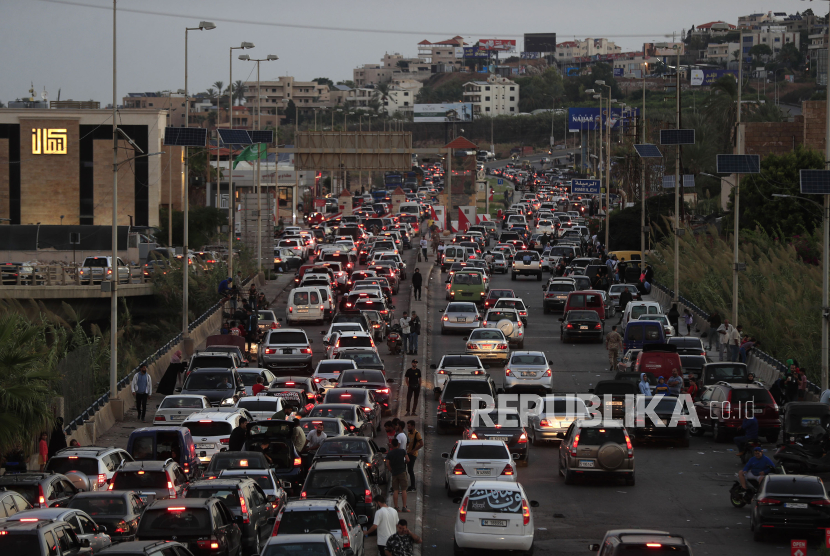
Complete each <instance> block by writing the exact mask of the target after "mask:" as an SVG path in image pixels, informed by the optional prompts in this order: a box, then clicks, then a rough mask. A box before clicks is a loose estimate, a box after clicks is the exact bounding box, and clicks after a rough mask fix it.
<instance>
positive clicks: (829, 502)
mask: <svg viewBox="0 0 830 556" xmlns="http://www.w3.org/2000/svg"><path fill="white" fill-rule="evenodd" d="M810 504H811V505H813V506H830V500H813V501H812V502H810Z"/></svg>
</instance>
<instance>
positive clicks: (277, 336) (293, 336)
mask: <svg viewBox="0 0 830 556" xmlns="http://www.w3.org/2000/svg"><path fill="white" fill-rule="evenodd" d="M307 343H308V340H306V336H305V334H303V333H302V332H289V331H286V332H271V335H270V336H268V345H269V346H273V345H282V344H303V345H305V344H307Z"/></svg>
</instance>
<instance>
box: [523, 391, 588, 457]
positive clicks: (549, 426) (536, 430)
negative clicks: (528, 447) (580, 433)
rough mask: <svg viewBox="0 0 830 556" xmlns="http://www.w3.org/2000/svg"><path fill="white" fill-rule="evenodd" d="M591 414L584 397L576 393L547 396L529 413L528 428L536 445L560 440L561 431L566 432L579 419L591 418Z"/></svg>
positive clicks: (531, 439)
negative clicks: (583, 399) (541, 403)
mask: <svg viewBox="0 0 830 556" xmlns="http://www.w3.org/2000/svg"><path fill="white" fill-rule="evenodd" d="M589 418H590V414H589V413H588V408H587V407H586V406H585V402H584V401H582V398H579V397H578V396H574V395H572V394H571V395H565V396H545V399H544V402H543V405H541V406H539V405H537V406H536V411H532V412H529V413H528V415H527V427H526V430H527V432H528V434H529V435H530V441H531V442H532V443H533V445H534V446H539V445H541V444H542V443H544V442H548V441H551V442H559V441H560V440H561V438H560V437H559V436H557V435H558V434H559V433H562V434H564V433H565V432H566V431H567V430H568V427H570V426H571V423H573V422H574V421H576V420H577V419H589Z"/></svg>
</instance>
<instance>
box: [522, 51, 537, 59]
mask: <svg viewBox="0 0 830 556" xmlns="http://www.w3.org/2000/svg"><path fill="white" fill-rule="evenodd" d="M541 57H542V53H541V52H522V53H521V58H522V60H538V59H539V58H541Z"/></svg>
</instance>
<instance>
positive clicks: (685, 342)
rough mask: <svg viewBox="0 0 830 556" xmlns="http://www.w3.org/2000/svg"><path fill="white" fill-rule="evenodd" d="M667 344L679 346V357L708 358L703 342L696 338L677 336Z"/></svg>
mask: <svg viewBox="0 0 830 556" xmlns="http://www.w3.org/2000/svg"><path fill="white" fill-rule="evenodd" d="M666 343H667V344H673V345H675V346H677V354H678V355H681V356H682V355H700V356H703V357H706V350H705V349H704V347H703V341H702V340H701V339H700V338H697V337H694V336H675V337H673V338H668V339H667V340H666Z"/></svg>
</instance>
